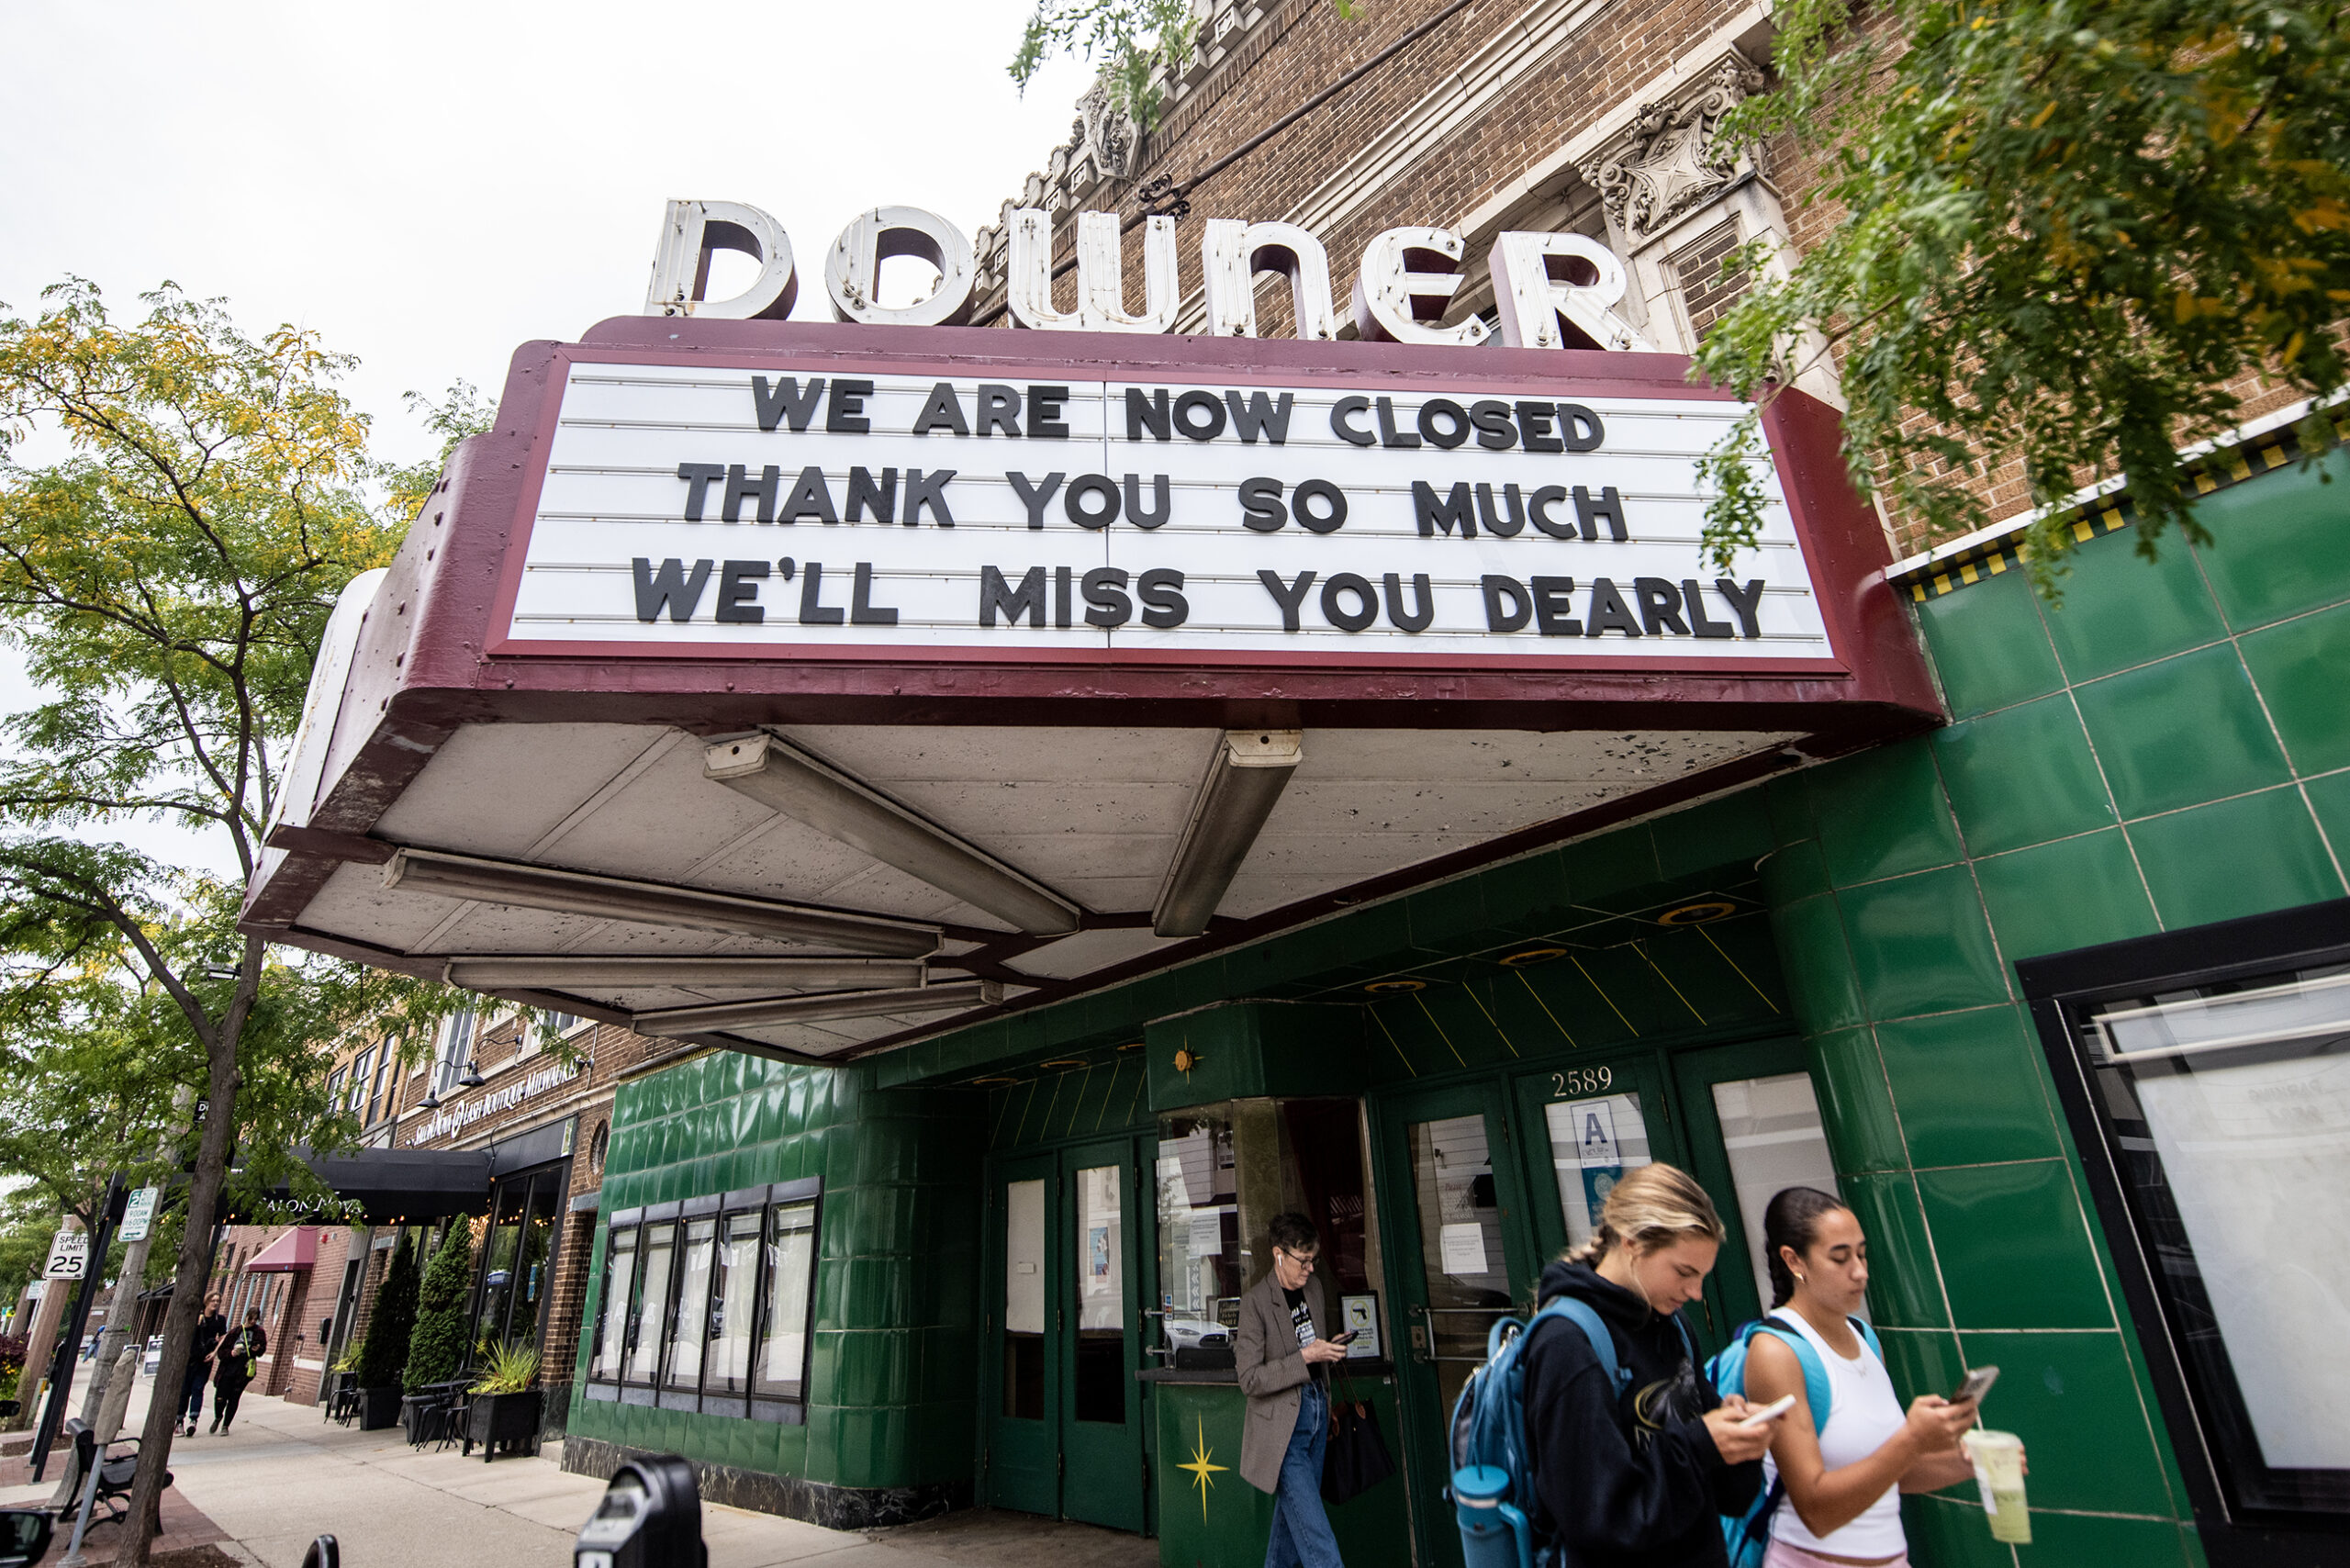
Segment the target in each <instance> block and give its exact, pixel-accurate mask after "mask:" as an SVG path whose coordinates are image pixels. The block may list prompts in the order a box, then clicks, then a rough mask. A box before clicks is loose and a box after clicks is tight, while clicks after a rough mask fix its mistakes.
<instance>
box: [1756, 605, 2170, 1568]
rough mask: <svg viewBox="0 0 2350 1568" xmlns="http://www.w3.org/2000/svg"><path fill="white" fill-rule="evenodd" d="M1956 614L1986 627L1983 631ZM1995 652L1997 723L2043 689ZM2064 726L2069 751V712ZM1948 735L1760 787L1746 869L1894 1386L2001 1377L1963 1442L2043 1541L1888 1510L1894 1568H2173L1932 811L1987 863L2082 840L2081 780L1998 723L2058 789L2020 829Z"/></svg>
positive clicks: (2016, 1052) (1975, 916) (1980, 915)
mask: <svg viewBox="0 0 2350 1568" xmlns="http://www.w3.org/2000/svg"><path fill="white" fill-rule="evenodd" d="M1973 608H1974V609H1975V611H1976V612H1977V614H1978V617H1979V618H1981V619H1984V620H1986V621H1988V620H1991V619H1993V618H1994V614H1995V611H1996V609H1997V607H1996V606H1986V605H1984V604H1981V603H1978V604H1977V605H1976V606H1975V607H1973ZM2008 608H2009V609H2010V610H2016V609H2020V610H2021V611H2022V612H2023V613H2024V614H2027V615H2030V616H2031V617H2032V622H2031V632H2032V634H2033V635H2034V636H2036V637H2037V638H2038V639H2039V640H2040V644H2041V646H2042V649H2043V650H2045V649H2046V645H2047V644H2046V636H2045V633H2042V632H2041V631H2040V630H2039V628H2038V623H2037V610H2035V609H2034V608H2033V606H2032V605H2031V602H2030V600H2029V599H2023V600H2022V601H2021V602H2020V605H2019V604H2015V603H2010V604H2009V606H2008ZM1996 634H1997V635H1998V636H1999V637H2000V638H2001V640H2002V643H2003V647H2002V650H2001V663H2000V664H1999V665H1998V666H1996V667H1992V668H1990V669H1988V670H1986V671H1978V672H1976V676H1975V678H1977V679H1978V680H1980V681H1982V682H1986V683H1988V684H1990V685H1992V686H1994V687H1995V688H1996V689H1997V690H1998V691H1999V692H2000V694H2001V696H2002V698H2003V699H2006V698H2013V697H2016V696H2018V695H2020V694H2021V693H2025V692H2029V691H2031V690H2032V689H2034V688H2036V687H2039V686H2041V685H2043V684H2044V678H2045V677H2047V676H2048V675H2050V674H2051V673H2053V670H2054V668H2055V661H2054V659H2053V655H2052V656H2049V657H2048V658H2046V659H2045V660H2044V661H2043V660H2037V659H2034V658H2032V657H2031V656H2030V652H2031V648H2030V643H2029V641H2028V640H2020V639H2017V638H2016V637H2015V636H2014V632H2013V628H2012V627H2009V628H2007V629H2005V630H2003V631H2000V632H1997V633H1996ZM2018 641H2022V643H2023V646H2022V651H2021V652H2019V651H2018V647H2017V645H2016V644H2017V643H2018ZM2031 700H2032V699H2031V698H2026V705H2027V706H2028V704H2029V703H2030V702H2031ZM2056 700H2058V701H2060V702H2063V701H2065V699H2063V698H2061V697H2060V698H2058V699H2056ZM2014 711H2017V710H2016V709H2015V708H2012V707H2011V708H2010V709H2009V712H2011V713H2012V712H2014ZM2063 718H2064V719H2065V722H2068V723H2070V724H2071V726H2072V732H2073V734H2074V736H2077V732H2078V729H2079V725H2078V722H2077V720H2074V719H2072V717H2071V711H2070V708H2069V704H2067V706H2066V708H2065V713H2064V715H2063ZM1963 729H1964V726H1954V727H1953V730H1952V731H1945V732H1943V733H1942V735H1940V736H1937V737H1931V738H1925V739H1919V740H1914V741H1908V742H1905V743H1902V744H1900V745H1893V746H1888V747H1883V748H1880V749H1878V750H1876V751H1873V752H1869V753H1865V754H1863V755H1861V756H1854V757H1851V758H1848V759H1845V760H1843V761H1841V762H1837V763H1833V764H1830V765H1829V766H1827V767H1821V768H1818V769H1815V770H1812V771H1810V772H1808V773H1805V774H1798V775H1795V776H1792V777H1789V778H1781V779H1778V780H1774V782H1773V783H1772V784H1771V785H1769V786H1767V790H1768V797H1769V804H1770V816H1771V821H1772V823H1773V831H1774V837H1775V838H1776V840H1777V845H1776V847H1775V848H1774V850H1773V852H1772V853H1771V854H1770V855H1769V856H1768V857H1766V858H1765V859H1764V861H1763V862H1762V875H1763V885H1764V889H1765V891H1766V893H1767V895H1768V896H1769V899H1770V902H1771V909H1772V922H1773V928H1774V935H1775V936H1776V938H1777V943H1778V948H1779V958H1780V965H1781V968H1782V969H1783V971H1784V973H1785V977H1786V984H1787V990H1788V994H1789V998H1790V1002H1791V1004H1792V1006H1793V1008H1794V1010H1795V1014H1796V1021H1797V1023H1798V1025H1799V1026H1800V1028H1801V1031H1802V1033H1803V1036H1804V1037H1805V1040H1806V1042H1807V1045H1808V1047H1809V1048H1810V1051H1811V1055H1812V1059H1813V1067H1814V1070H1815V1078H1816V1080H1817V1081H1818V1083H1819V1084H1820V1086H1821V1089H1822V1103H1821V1113H1822V1116H1823V1119H1824V1121H1825V1122H1826V1124H1827V1128H1828V1135H1829V1141H1830V1148H1832V1150H1833V1152H1834V1155H1835V1159H1836V1165H1837V1170H1838V1173H1839V1178H1840V1182H1841V1185H1842V1187H1843V1190H1844V1194H1845V1196H1846V1198H1847V1199H1848V1200H1849V1201H1850V1202H1851V1203H1852V1207H1853V1210H1854V1212H1855V1213H1856V1214H1857V1215H1859V1216H1860V1218H1861V1222H1862V1225H1863V1227H1864V1228H1865V1229H1866V1230H1867V1232H1868V1236H1869V1243H1870V1259H1871V1264H1872V1270H1873V1278H1872V1280H1871V1282H1870V1293H1869V1294H1870V1301H1869V1305H1870V1315H1871V1316H1872V1318H1873V1319H1874V1322H1875V1324H1876V1326H1877V1327H1878V1329H1879V1330H1880V1331H1881V1334H1882V1336H1883V1338H1884V1341H1885V1346H1886V1359H1887V1361H1888V1362H1889V1363H1890V1365H1891V1367H1892V1370H1893V1373H1894V1379H1895V1382H1896V1383H1897V1385H1898V1386H1899V1388H1900V1389H1901V1391H1902V1393H1903V1394H1904V1395H1905V1396H1914V1395H1916V1394H1924V1393H1930V1392H1947V1391H1948V1390H1949V1389H1951V1388H1953V1387H1954V1386H1956V1383H1957V1381H1958V1378H1959V1376H1960V1375H1961V1373H1962V1372H1963V1371H1964V1368H1966V1367H1967V1366H1969V1365H1982V1364H1996V1365H1997V1366H1999V1367H2001V1368H2002V1369H2003V1379H2002V1382H2001V1383H2000V1385H1999V1389H1998V1391H1997V1393H1996V1394H1994V1395H1993V1397H1992V1400H1991V1402H1990V1403H1989V1405H1988V1406H1986V1417H1987V1419H1988V1420H1989V1421H1990V1423H1991V1424H1992V1425H1994V1426H1997V1427H2001V1428H2009V1429H2013V1430H2016V1431H2018V1432H2020V1433H2021V1434H2022V1436H2023V1438H2024V1439H2025V1441H2026V1443H2027V1444H2028V1445H2029V1446H2030V1448H2031V1462H2032V1473H2031V1499H2032V1503H2033V1506H2034V1509H2035V1513H2042V1512H2044V1513H2045V1515H2046V1517H2047V1518H2048V1520H2049V1523H2048V1525H2047V1526H2046V1527H2045V1529H2042V1527H2041V1526H2040V1525H2038V1524H2037V1523H2035V1530H2036V1531H2040V1532H2041V1533H2042V1537H2043V1540H2044V1541H2045V1543H2046V1544H2044V1545H2036V1546H2033V1547H2031V1548H2026V1549H2024V1550H2023V1551H2022V1552H2021V1553H2020V1554H2011V1552H2010V1550H2009V1548H2007V1547H2005V1546H2001V1545H1999V1544H1997V1542H1994V1541H1993V1540H1991V1538H1990V1533H1989V1529H1988V1525H1987V1522H1986V1520H1985V1518H1984V1517H1983V1515H1982V1511H1981V1508H1980V1506H1979V1505H1978V1504H1977V1502H1976V1500H1975V1497H1974V1495H1973V1493H1972V1488H1971V1487H1968V1488H1962V1489H1957V1490H1954V1491H1953V1492H1949V1493H1945V1494H1941V1495H1934V1496H1930V1497H1912V1498H1909V1499H1907V1500H1906V1501H1905V1504H1904V1517H1905V1518H1906V1519H1908V1522H1909V1533H1910V1540H1911V1547H1912V1551H1913V1554H1914V1560H1915V1561H1916V1562H1919V1564H1920V1565H1921V1568H1924V1565H1926V1564H1932V1565H1933V1568H1958V1565H1962V1564H1976V1563H1982V1564H1990V1563H2012V1562H2022V1561H2027V1560H2028V1561H2032V1562H2083V1563H2087V1562H2099V1561H2115V1562H2119V1561H2124V1560H2128V1561H2132V1562H2163V1563H2166V1564H2177V1563H2183V1562H2188V1561H2189V1558H2188V1553H2189V1552H2190V1551H2192V1550H2193V1547H2192V1543H2191V1541H2190V1540H2188V1537H2189V1536H2191V1533H2192V1530H2191V1526H2190V1525H2188V1524H2186V1523H2185V1522H2183V1521H2185V1520H2186V1518H2187V1515H2186V1506H2185V1498H2184V1495H2183V1493H2182V1492H2181V1491H2180V1490H2179V1489H2178V1487H2177V1483H2176V1481H2175V1479H2174V1477H2173V1475H2172V1474H2171V1473H2170V1471H2171V1466H2170V1462H2169V1460H2168V1454H2167V1449H2166V1446H2165V1443H2164V1441H2163V1439H2162V1437H2161V1434H2160V1433H2158V1432H2157V1431H2156V1430H2155V1429H2154V1425H2153V1423H2152V1421H2151V1419H2150V1417H2149V1412H2150V1410H2151V1409H2152V1407H2153V1397H2152V1394H2151V1391H2150V1390H2147V1389H2145V1388H2143V1386H2142V1384H2141V1382H2140V1380H2139V1376H2138V1373H2137V1372H2136V1370H2135V1368H2136V1358H2135V1354H2134V1346H2133V1345H2132V1343H2131V1341H2130V1338H2129V1336H2128V1331H2127V1328H2126V1326H2125V1325H2124V1324H2123V1323H2122V1322H2121V1320H2120V1318H2119V1317H2118V1316H2117V1307H2116V1305H2115V1300H2116V1298H2115V1295H2114V1293H2113V1290H2112V1287H2111V1283H2110V1279H2109V1270H2108V1268H2107V1266H2106V1264H2105V1261H2104V1258H2103V1252H2102V1247H2101V1243H2100V1241H2099V1239H2098V1236H2097V1234H2096V1230H2095V1222H2094V1219H2093V1217H2092V1216H2091V1215H2090V1214H2089V1212H2088V1209H2087V1204H2086V1203H2085V1200H2084V1195H2083V1193H2082V1190H2081V1187H2080V1184H2079V1182H2078V1180H2077V1177H2076V1170H2075V1165H2074V1161H2073V1159H2072V1158H2071V1155H2070V1150H2069V1146H2068V1143H2067V1141H2066V1139H2065V1134H2064V1131H2063V1128H2062V1127H2061V1126H2060V1117H2059V1115H2058V1113H2057V1111H2056V1109H2055V1106H2054V1103H2053V1094H2052V1092H2051V1089H2050V1086H2049V1081H2048V1076H2047V1073H2046V1070H2045V1067H2044V1064H2043V1062H2042V1057H2041V1054H2040V1050H2039V1047H2038V1044H2037V1042H2036V1040H2035V1039H2034V1037H2033V1036H2031V1033H2030V1030H2029V1025H2028V1021H2027V1019H2026V1017H2025V1015H2024V1013H2023V1010H2022V1008H2021V1007H2020V1002H2019V999H2018V997H2017V996H2016V994H2015V993H2014V990H2013V987H2012V984H2011V981H2010V977H2009V969H2008V965H2007V963H2006V961H2005V958H2004V957H2003V955H2002V953H2001V950H2000V944H1999V941H1998V939H1997V936H1996V935H1994V932H1993V928H1992V924H1991V921H1990V919H1989V916H1988V913H1986V902H1985V900H1986V892H1985V890H1984V888H1983V887H1982V886H1981V884H1980V882H1979V881H1978V878H1977V874H1976V867H1975V862H1974V861H1973V860H1972V859H1970V857H1969V856H1968V853H1967V849H1968V840H1967V838H1966V836H1965V835H1964V834H1963V833H1962V828H1961V817H1960V814H1959V813H1954V812H1953V797H1954V796H1955V797H1957V798H1958V799H1961V800H1965V799H1967V798H1968V795H1967V791H1969V790H1972V791H1973V792H1974V796H1975V798H1977V799H1979V800H1981V801H1983V810H1982V812H1981V813H1979V814H1980V815H1981V817H1982V818H1983V819H1984V820H1986V822H1988V823H1990V824H1991V825H1992V827H1993V828H1994V829H1995V830H1997V831H1993V832H1991V833H1990V834H1987V836H1988V838H1989V839H1990V841H1992V842H1997V843H2000V844H2001V845H2002V846H2008V845H2011V844H2014V843H2017V842H2020V841H2031V840H2034V839H2035V838H2036V837H2037V836H2038V835H2039V834H2041V833H2042V832H2043V831H2048V829H2047V825H2046V824H2048V823H2054V824H2055V825H2056V829H2057V830H2059V831H2070V832H2074V833H2078V832H2080V831H2081V830H2082V829H2083V828H2084V827H2088V826H2093V825H2094V820H2093V816H2092V814H2091V813H2090V812H2089V811H2088V810H2087V806H2085V805H2083V804H2081V803H2080V802H2079V801H2076V800H2075V799H2074V794H2077V793H2080V792H2081V791H2083V790H2084V789H2085V783H2084V781H2085V780H2086V781H2089V782H2093V781H2094V779H2095V770H2094V768H2093V767H2085V766H2084V756H2083V755H2082V753H2083V752H2085V746H2079V747H2072V748H2068V747H2067V745H2065V742H2066V740H2067V738H2068V737H2067V735H2066V733H2065V729H2064V727H2063V725H2062V724H2056V723H2051V722H2044V721H2042V720H2040V719H2039V718H2038V717H2037V716H2036V715H2032V716H2029V717H2028V718H2027V719H2026V720H2024V721H2022V722H2013V723H2011V726H2010V729H2011V732H2012V735H2013V737H2014V738H2015V739H2016V740H2018V741H2019V742H2020V744H2021V745H2022V746H2023V748H2024V749H2025V750H2027V751H2028V752H2029V754H2030V755H2031V756H2035V757H2038V758H2040V759H2042V761H2043V762H2044V765H2045V766H2044V767H2043V773H2044V774H2045V775H2046V776H2047V778H2053V779H2055V780H2056V781H2057V782H2056V783H2055V784H2053V785H2051V786H2049V789H2050V790H2051V791H2052V792H2051V793H2050V794H2048V795H2046V796H2043V797H2042V801H2041V811H2040V813H2039V817H2038V820H2037V822H2027V821H2024V820H2020V815H2021V813H2020V812H2019V809H2018V808H2017V806H2016V805H2015V803H2014V802H2013V801H2012V800H2011V799H2010V797H2009V793H2008V792H2007V791H2006V790H2003V789H2001V788H2000V787H1998V786H1997V784H1996V783H1995V782H1992V781H1991V780H1989V779H1986V778H1985V777H1984V775H1985V773H1986V770H1989V769H1993V768H2002V769H2003V768H2005V767H2007V763H2008V757H2009V752H2010V750H2011V748H2010V746H2009V744H2008V740H2009V737H2007V736H1994V737H1992V739H1993V741H1994V742H1995V743H1997V745H1996V750H1997V753H1998V755H1997V756H1993V755H1992V752H1993V748H1992V747H1986V745H1984V744H1982V742H1981V737H1979V736H1969V735H1966V734H1961V733H1959V732H1960V731H1962V730H1963ZM1953 736H1954V737H1955V738H1954V739H1953V738H1952V737H1953ZM1969 747H1972V749H1971V750H1970V749H1968V748H1969ZM1945 750H1947V752H1948V753H1949V754H1950V756H1951V757H1952V758H1953V760H1951V761H1950V762H1948V763H1947V764H1946V763H1945V762H1944V761H1942V757H1941V756H1940V755H1939V754H1940V753H1942V752H1943V751H1945ZM2047 778H2035V780H2034V782H2036V783H2041V784H2046V783H2047ZM1946 780H1955V782H1946ZM2068 790H2069V791H2072V792H2073V793H2067V792H2066V791H2068ZM2098 794H2099V795H2100V796H2101V790H2100V791H2098ZM2089 804H2094V801H2089ZM1965 814H1966V815H1968V816H1970V817H1971V816H1975V815H1976V814H1977V813H1975V812H1968V813H1965ZM2110 820H2111V819H2110V818H2107V819H2106V821H2107V822H2108V823H2109V822H2110ZM2124 924H2127V923H2126V922H2125V923H2124ZM2101 929H2103V928H2101ZM2062 945H2063V946H2076V945H2078V944H2076V943H2073V942H2070V941H2065V942H2063V943H2062ZM2150 1540H2152V1541H2156V1542H2159V1543H2160V1544H2159V1545H2158V1547H2157V1548H2156V1550H2155V1551H2154V1552H2153V1553H2152V1554H2151V1555H2150V1554H2148V1552H2147V1551H2146V1543H2147V1542H2148V1541H2150ZM2060 1542H2061V1543H2062V1551H2053V1550H2052V1549H2053V1548H2054V1547H2055V1546H2056V1545H2057V1543H2060Z"/></svg>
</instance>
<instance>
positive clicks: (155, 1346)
mask: <svg viewBox="0 0 2350 1568" xmlns="http://www.w3.org/2000/svg"><path fill="white" fill-rule="evenodd" d="M162 1365H163V1337H162V1335H161V1334H153V1335H150V1336H149V1337H148V1339H147V1353H146V1354H144V1355H142V1356H140V1358H139V1370H140V1372H141V1373H143V1374H144V1375H146V1376H148V1377H153V1376H154V1375H155V1374H156V1372H160V1371H161V1370H162Z"/></svg>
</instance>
